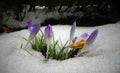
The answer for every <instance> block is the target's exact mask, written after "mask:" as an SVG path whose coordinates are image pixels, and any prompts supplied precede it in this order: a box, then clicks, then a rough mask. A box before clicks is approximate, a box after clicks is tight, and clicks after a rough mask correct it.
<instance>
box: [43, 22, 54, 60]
mask: <svg viewBox="0 0 120 73" xmlns="http://www.w3.org/2000/svg"><path fill="white" fill-rule="evenodd" d="M44 32H45V39H46V44H47V52H46V61H47V60H48V53H49V46H50V43H51V40H52V37H53V30H52V26H51V25H50V24H49V25H48V26H47V27H46V28H45V31H44Z"/></svg>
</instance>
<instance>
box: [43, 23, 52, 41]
mask: <svg viewBox="0 0 120 73" xmlns="http://www.w3.org/2000/svg"><path fill="white" fill-rule="evenodd" d="M52 36H53V30H52V26H51V25H50V24H49V25H48V26H47V27H46V28H45V39H46V41H51V39H52Z"/></svg>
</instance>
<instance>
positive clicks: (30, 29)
mask: <svg viewBox="0 0 120 73" xmlns="http://www.w3.org/2000/svg"><path fill="white" fill-rule="evenodd" d="M27 24H28V31H29V32H31V31H32V29H33V25H32V22H31V21H29V22H27Z"/></svg>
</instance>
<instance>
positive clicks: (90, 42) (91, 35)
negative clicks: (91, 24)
mask: <svg viewBox="0 0 120 73" xmlns="http://www.w3.org/2000/svg"><path fill="white" fill-rule="evenodd" d="M98 32H99V31H98V29H96V30H94V31H93V32H92V33H91V34H90V36H89V37H88V39H87V42H86V44H87V45H88V46H89V45H91V44H92V43H93V42H94V41H95V39H96V37H97V35H98Z"/></svg>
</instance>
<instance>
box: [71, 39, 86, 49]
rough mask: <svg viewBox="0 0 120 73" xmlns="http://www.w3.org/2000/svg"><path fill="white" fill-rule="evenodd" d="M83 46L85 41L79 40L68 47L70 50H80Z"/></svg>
mask: <svg viewBox="0 0 120 73" xmlns="http://www.w3.org/2000/svg"><path fill="white" fill-rule="evenodd" d="M85 44H86V42H85V40H80V41H79V42H76V43H73V44H71V45H70V46H69V47H70V48H80V49H82V48H83V47H84V45H85Z"/></svg>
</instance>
